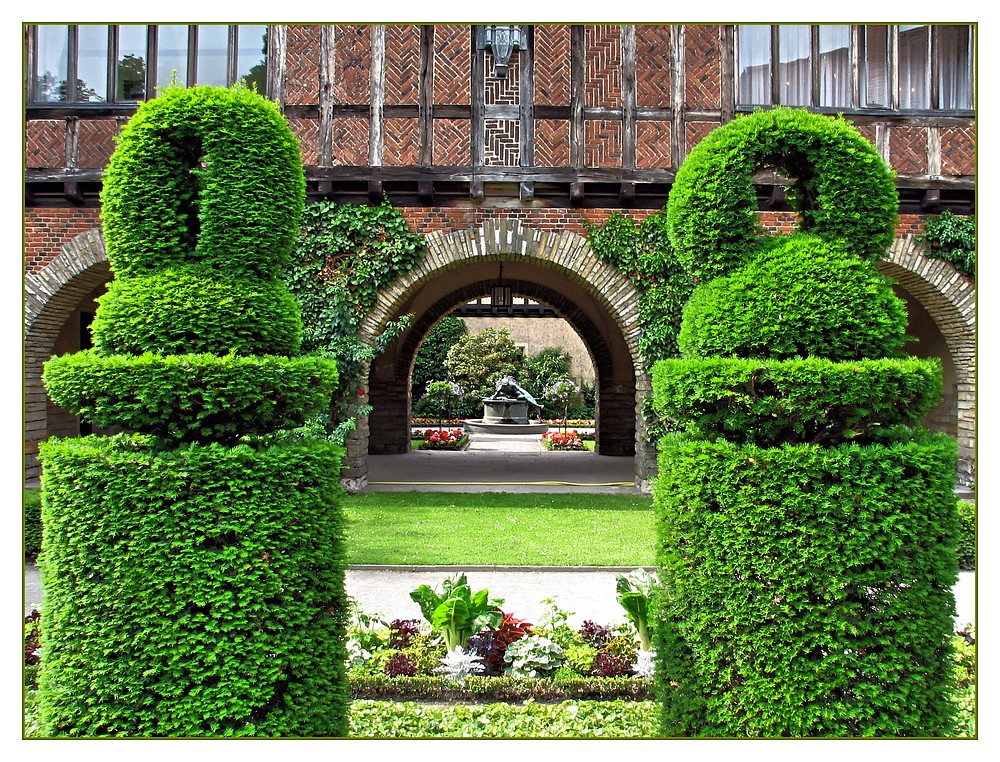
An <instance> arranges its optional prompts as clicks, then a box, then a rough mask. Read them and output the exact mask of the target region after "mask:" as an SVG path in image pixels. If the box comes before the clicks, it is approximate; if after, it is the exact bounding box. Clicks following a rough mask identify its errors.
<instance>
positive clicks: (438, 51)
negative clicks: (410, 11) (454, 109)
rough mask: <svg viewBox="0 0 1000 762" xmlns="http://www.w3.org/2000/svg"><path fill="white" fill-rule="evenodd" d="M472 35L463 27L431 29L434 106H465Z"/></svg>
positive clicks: (450, 26) (467, 94)
mask: <svg viewBox="0 0 1000 762" xmlns="http://www.w3.org/2000/svg"><path fill="white" fill-rule="evenodd" d="M471 34H472V32H471V31H470V29H469V27H468V26H466V25H464V24H438V25H437V26H435V27H434V103H435V104H437V105H441V106H444V105H468V104H469V103H470V102H471V100H472V98H471V90H470V83H469V71H470V66H471V65H472V64H471V61H472V41H471V39H470V35H471Z"/></svg>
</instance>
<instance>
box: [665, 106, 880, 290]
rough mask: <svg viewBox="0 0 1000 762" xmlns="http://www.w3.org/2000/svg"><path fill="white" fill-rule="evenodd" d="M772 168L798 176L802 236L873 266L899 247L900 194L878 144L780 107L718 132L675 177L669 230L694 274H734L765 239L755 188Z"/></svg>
mask: <svg viewBox="0 0 1000 762" xmlns="http://www.w3.org/2000/svg"><path fill="white" fill-rule="evenodd" d="M765 168H767V169H774V170H776V171H777V172H778V173H779V174H782V175H785V176H787V177H789V178H791V180H792V185H791V187H790V188H788V189H786V194H787V196H788V199H789V202H790V203H791V204H792V207H793V209H795V211H796V212H797V213H798V215H799V217H800V219H801V222H800V224H799V229H800V230H801V231H802V232H805V233H812V234H814V235H817V236H819V237H821V238H823V239H824V240H825V241H827V242H828V243H829V244H830V245H831V246H834V247H837V248H840V249H841V250H842V251H844V252H845V253H847V254H850V255H853V256H857V257H860V258H862V259H866V260H869V261H875V260H877V259H879V258H881V257H882V255H883V254H884V253H885V252H886V250H887V249H888V248H889V246H890V245H891V244H892V240H893V235H894V230H895V223H896V218H897V214H898V208H899V200H898V194H897V192H896V187H895V183H894V181H893V175H892V172H891V170H890V169H889V167H888V166H887V165H886V163H885V162H884V161H883V160H882V159H881V157H880V156H879V155H878V152H877V151H876V150H875V148H874V146H872V144H871V143H869V142H868V141H867V140H866V139H865V138H864V137H862V135H861V134H860V133H859V132H858V131H857V129H856V128H855V127H854V126H853V125H851V124H850V123H849V122H847V121H846V120H845V119H843V118H841V117H836V118H834V117H827V116H823V115H820V114H812V113H809V112H808V111H806V110H805V109H790V108H775V109H771V110H768V111H757V112H754V113H753V114H748V115H745V116H738V117H736V118H735V119H733V121H731V122H729V123H728V124H725V125H723V126H721V127H719V128H717V129H715V130H713V131H712V132H711V133H709V135H708V136H706V137H705V139H704V140H702V141H701V142H700V143H698V145H696V146H695V147H694V148H693V149H692V150H691V153H690V154H688V157H687V158H686V159H685V161H684V163H683V164H682V165H681V167H680V168H679V169H678V170H677V176H676V178H675V180H674V184H673V185H672V186H671V189H670V202H669V206H668V210H667V224H668V227H669V232H670V240H671V242H672V244H673V248H674V251H675V252H676V256H677V258H678V260H679V261H680V262H681V264H682V265H683V267H684V268H685V269H686V270H687V271H688V273H690V274H691V275H693V276H695V277H697V278H699V279H701V280H709V279H711V278H714V277H718V276H720V275H726V274H728V273H729V272H731V271H732V270H734V269H736V268H739V267H741V266H742V265H744V264H746V263H747V261H748V260H749V259H750V258H752V257H753V256H754V253H755V252H756V251H757V249H758V246H759V245H760V244H761V243H763V242H764V241H765V240H766V237H765V236H762V234H761V229H760V226H759V224H758V221H757V214H756V213H757V206H758V205H757V197H756V193H755V191H754V185H753V175H754V173H755V172H757V171H759V170H762V169H765Z"/></svg>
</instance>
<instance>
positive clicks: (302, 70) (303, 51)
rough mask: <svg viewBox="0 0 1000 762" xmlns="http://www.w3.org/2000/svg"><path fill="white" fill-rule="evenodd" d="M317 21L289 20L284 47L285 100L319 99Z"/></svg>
mask: <svg viewBox="0 0 1000 762" xmlns="http://www.w3.org/2000/svg"><path fill="white" fill-rule="evenodd" d="M320 31H321V29H320V26H319V24H289V26H288V33H287V39H286V49H285V102H286V103H288V104H289V105H295V106H299V105H305V104H312V103H318V102H319V51H320Z"/></svg>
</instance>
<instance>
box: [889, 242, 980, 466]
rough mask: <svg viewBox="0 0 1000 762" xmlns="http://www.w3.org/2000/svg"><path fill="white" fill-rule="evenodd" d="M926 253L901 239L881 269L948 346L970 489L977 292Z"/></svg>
mask: <svg viewBox="0 0 1000 762" xmlns="http://www.w3.org/2000/svg"><path fill="white" fill-rule="evenodd" d="M926 251H927V249H926V245H925V244H923V243H920V242H918V241H917V240H916V238H915V237H914V236H912V235H908V236H904V237H902V238H897V239H896V240H895V242H894V243H893V245H892V247H891V248H890V249H889V251H888V253H887V254H886V257H885V259H883V260H882V261H880V262H879V263H878V268H879V270H880V271H881V272H882V273H883V274H884V275H887V276H889V277H890V278H892V279H893V280H895V281H897V282H898V283H899V285H900V287H901V288H903V289H904V290H905V291H906V292H907V293H909V294H910V295H912V296H913V298H914V299H916V300H917V301H918V302H919V303H920V304H921V306H923V308H924V309H925V310H927V312H928V314H929V315H930V317H931V319H932V320H933V321H934V323H935V325H936V326H937V328H938V330H939V331H940V332H941V335H942V337H943V338H944V341H945V344H946V345H947V351H948V353H949V354H950V355H951V358H950V359H951V363H952V364H953V366H954V368H955V376H956V386H957V392H956V395H957V399H956V407H957V410H956V418H957V426H956V428H957V431H956V432H955V433H956V438H957V439H958V480H959V481H960V482H961V483H963V484H970V483H971V482H972V481H973V480H974V479H975V462H976V287H975V284H974V283H973V281H972V280H971V279H970V278H968V277H966V276H965V275H962V273H960V272H958V270H956V269H955V267H954V266H953V265H952V264H951V263H950V262H947V261H945V260H943V259H933V258H931V257H927V256H925V252H926Z"/></svg>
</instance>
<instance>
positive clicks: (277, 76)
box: [150, 24, 288, 108]
mask: <svg viewBox="0 0 1000 762" xmlns="http://www.w3.org/2000/svg"><path fill="white" fill-rule="evenodd" d="M287 47H288V27H287V26H285V25H284V24H271V25H269V26H268V27H267V97H268V98H270V99H271V100H274V101H277V102H278V104H279V105H280V106H281V107H282V108H284V105H285V55H286V50H287ZM150 68H151V67H150Z"/></svg>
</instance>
